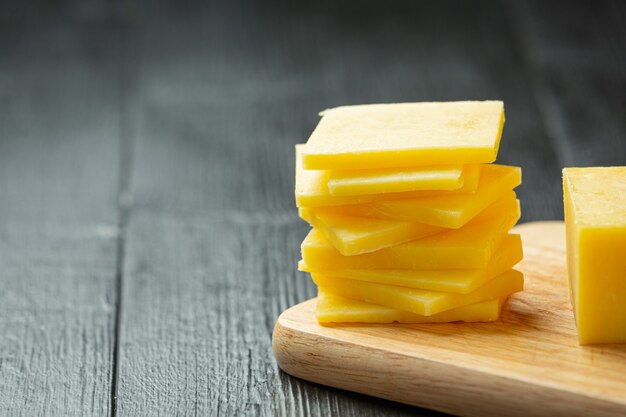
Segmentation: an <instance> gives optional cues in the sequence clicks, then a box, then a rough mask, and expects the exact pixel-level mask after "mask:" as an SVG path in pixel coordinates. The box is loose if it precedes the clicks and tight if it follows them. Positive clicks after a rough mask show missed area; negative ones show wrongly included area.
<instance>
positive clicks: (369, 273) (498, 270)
mask: <svg viewBox="0 0 626 417" xmlns="http://www.w3.org/2000/svg"><path fill="white" fill-rule="evenodd" d="M522 258H523V252H522V240H521V238H520V236H519V235H515V234H511V235H508V236H506V238H505V239H504V242H503V243H502V245H501V246H500V248H499V249H498V250H497V252H496V253H495V254H494V255H493V257H492V258H491V261H490V262H489V264H488V265H487V266H486V267H485V268H482V269H435V270H412V269H328V270H322V269H319V268H317V267H311V266H309V265H308V264H307V263H305V262H304V261H300V262H299V263H298V269H299V270H300V271H305V272H311V273H314V274H316V275H332V276H335V277H338V278H344V279H351V280H357V281H367V282H374V283H379V284H386V285H397V286H402V287H410V288H417V289H422V290H431V291H443V292H452V293H459V294H467V293H470V292H472V291H474V290H476V289H477V288H478V287H480V286H482V285H484V284H485V283H486V282H487V281H489V280H491V279H493V278H495V277H497V276H498V275H500V274H503V273H504V272H506V271H508V270H510V269H511V268H513V266H515V264H517V263H518V262H520V261H521V260H522Z"/></svg>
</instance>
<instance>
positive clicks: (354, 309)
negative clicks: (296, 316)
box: [315, 288, 506, 324]
mask: <svg viewBox="0 0 626 417" xmlns="http://www.w3.org/2000/svg"><path fill="white" fill-rule="evenodd" d="M505 301H506V298H501V299H493V300H487V301H482V302H480V303H476V304H470V305H467V306H463V307H458V308H453V309H451V310H447V311H442V312H441V313H437V314H433V315H432V316H422V315H419V314H413V313H409V312H406V311H402V310H398V309H395V308H391V307H385V306H379V305H376V304H370V303H365V302H362V301H356V300H351V299H349V298H345V297H341V296H339V295H334V294H329V293H327V292H326V291H325V290H324V289H323V288H320V289H319V290H318V293H317V306H316V309H315V315H316V317H317V321H318V322H320V323H407V324H418V323H449V322H455V321H464V322H468V323H473V322H481V321H495V320H498V317H500V310H501V309H502V305H503V304H504V302H505Z"/></svg>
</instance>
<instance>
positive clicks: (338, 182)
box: [328, 164, 479, 196]
mask: <svg viewBox="0 0 626 417" xmlns="http://www.w3.org/2000/svg"><path fill="white" fill-rule="evenodd" d="M478 167H479V165H477V164H470V165H465V166H463V165H433V166H423V167H411V168H387V169H367V170H361V169H359V170H349V171H341V170H339V171H330V174H329V177H328V191H329V192H330V194H332V195H337V196H339V195H363V194H383V193H393V192H396V193H397V192H403V191H420V190H448V191H451V190H458V189H459V188H461V187H462V186H463V184H464V183H465V181H466V180H468V181H473V183H476V184H477V183H478V175H479V169H478Z"/></svg>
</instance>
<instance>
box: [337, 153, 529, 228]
mask: <svg viewBox="0 0 626 417" xmlns="http://www.w3.org/2000/svg"><path fill="white" fill-rule="evenodd" d="M521 181H522V171H521V169H520V168H519V167H512V166H504V165H495V164H492V165H483V166H482V170H481V174H480V179H479V183H478V188H477V189H476V192H475V193H474V194H465V195H460V194H459V195H447V196H431V197H422V198H408V199H402V200H393V201H377V202H372V203H369V204H360V205H347V206H341V207H339V208H337V211H338V212H341V213H343V214H346V215H353V216H361V217H375V218H380V219H393V220H404V221H410V222H419V223H425V224H431V225H434V226H441V227H448V228H455V229H456V228H459V227H462V226H463V225H464V224H466V223H467V222H468V221H470V220H471V219H472V218H473V217H474V216H476V215H477V214H478V213H480V212H481V211H482V210H484V209H485V208H486V207H488V206H489V205H490V204H492V203H493V202H494V201H496V200H498V199H499V198H501V197H502V196H503V195H505V194H506V193H510V192H511V190H512V189H514V188H515V187H517V186H518V185H520V184H521Z"/></svg>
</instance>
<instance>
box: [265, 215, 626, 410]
mask: <svg viewBox="0 0 626 417" xmlns="http://www.w3.org/2000/svg"><path fill="white" fill-rule="evenodd" d="M562 228H563V222H562V221H539V222H530V223H523V224H519V225H518V226H516V227H515V228H514V229H513V232H517V233H522V234H523V235H526V237H531V236H532V237H533V239H534V240H535V241H536V242H541V244H540V245H538V247H543V248H545V249H546V250H549V249H550V248H551V247H552V246H553V245H557V246H563V245H564V240H563V239H564V236H563V232H562ZM546 232H548V233H546ZM546 237H549V238H550V239H547V240H546V239H545V238H546ZM555 238H556V240H555ZM539 239H540V240H539ZM313 302H314V299H311V300H308V301H305V302H304V303H301V304H298V305H296V306H294V307H291V308H290V309H288V310H286V311H284V312H283V314H281V315H280V317H279V318H278V320H277V322H276V326H275V328H274V333H273V339H272V346H273V350H274V354H275V356H276V359H277V362H278V365H279V367H280V368H281V369H282V370H283V371H285V372H286V373H288V374H290V375H293V376H295V377H298V378H302V379H305V380H308V381H312V382H316V383H320V384H323V385H328V386H332V387H336V388H341V389H346V390H350V391H355V392H359V393H363V394H368V395H372V396H376V397H381V398H385V399H389V400H393V401H398V402H402V403H407V404H411V405H417V406H421V407H426V408H431V409H435V410H439V411H444V412H448V413H454V414H458V415H467V416H474V415H481V416H483V415H511V416H516V415H519V416H527V415H529V414H530V415H536V416H544V415H546V416H548V415H550V416H553V415H564V416H565V415H567V416H576V415H594V416H596V415H598V416H616V415H626V401H619V399H616V398H615V397H614V396H608V397H607V396H603V395H597V394H598V393H596V395H589V394H586V393H584V392H581V390H580V389H577V390H573V389H571V388H572V387H568V386H567V385H558V384H556V385H555V384H551V383H545V384H542V382H541V381H536V380H527V379H524V378H523V376H522V377H520V378H517V377H516V376H515V375H502V374H498V372H495V373H494V372H488V371H485V370H483V369H477V368H472V367H471V366H468V364H467V362H465V363H463V364H453V363H448V362H441V361H440V360H437V359H434V358H428V357H427V356H421V357H418V356H415V355H405V354H403V353H402V352H398V351H397V350H393V351H391V350H386V349H385V348H384V347H376V346H372V345H362V344H359V343H356V342H351V341H350V340H345V339H343V338H334V337H332V333H330V334H329V333H328V332H321V333H320V334H318V333H315V328H314V327H313V328H311V327H310V325H311V323H314V322H315V318H314V317H313V316H312V314H314V313H313V309H312V308H311V307H306V306H305V305H306V304H307V303H313ZM303 306H304V307H303ZM296 309H299V310H303V309H306V310H307V311H306V312H305V311H299V310H296ZM303 313H305V314H307V315H309V316H310V320H309V319H308V318H307V319H306V320H304V322H306V323H304V322H303V326H302V327H301V328H299V327H298V320H301V318H298V315H300V316H302V314H303ZM294 316H295V317H294ZM315 323H316V322H315ZM363 358H368V360H367V361H364V360H363ZM416 375H418V376H419V380H416V378H415V377H416ZM415 392H420V393H421V395H420V396H419V397H416V395H415Z"/></svg>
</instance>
